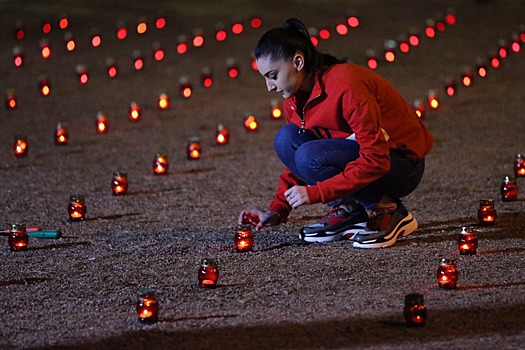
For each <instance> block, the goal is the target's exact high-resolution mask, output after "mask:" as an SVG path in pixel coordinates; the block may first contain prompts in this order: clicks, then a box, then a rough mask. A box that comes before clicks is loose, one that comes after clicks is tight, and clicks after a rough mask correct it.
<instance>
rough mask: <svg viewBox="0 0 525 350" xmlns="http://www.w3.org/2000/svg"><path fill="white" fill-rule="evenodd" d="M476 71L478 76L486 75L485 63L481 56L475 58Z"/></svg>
mask: <svg viewBox="0 0 525 350" xmlns="http://www.w3.org/2000/svg"><path fill="white" fill-rule="evenodd" d="M476 73H478V76H479V77H480V78H485V77H486V76H487V63H486V62H485V60H483V59H482V58H479V57H478V59H477V60H476Z"/></svg>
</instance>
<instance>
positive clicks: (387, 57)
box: [385, 51, 396, 63]
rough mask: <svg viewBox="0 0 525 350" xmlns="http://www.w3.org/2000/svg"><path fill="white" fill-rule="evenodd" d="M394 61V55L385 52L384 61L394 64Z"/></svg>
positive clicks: (391, 52)
mask: <svg viewBox="0 0 525 350" xmlns="http://www.w3.org/2000/svg"><path fill="white" fill-rule="evenodd" d="M395 60H396V54H395V53H394V52H393V51H387V52H385V61H387V62H390V63H391V62H394V61H395Z"/></svg>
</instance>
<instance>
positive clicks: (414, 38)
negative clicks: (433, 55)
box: [408, 28, 419, 46]
mask: <svg viewBox="0 0 525 350" xmlns="http://www.w3.org/2000/svg"><path fill="white" fill-rule="evenodd" d="M408 42H409V43H410V45H412V46H418V45H419V31H418V30H417V28H412V29H410V34H409V35H408Z"/></svg>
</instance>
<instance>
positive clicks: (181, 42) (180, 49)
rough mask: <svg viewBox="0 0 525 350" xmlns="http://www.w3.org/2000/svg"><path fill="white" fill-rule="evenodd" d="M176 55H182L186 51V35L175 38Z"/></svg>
mask: <svg viewBox="0 0 525 350" xmlns="http://www.w3.org/2000/svg"><path fill="white" fill-rule="evenodd" d="M177 41H178V44H177V53H178V54H179V55H184V54H185V53H186V52H187V51H188V38H187V37H186V35H184V34H181V35H179V36H178V37H177Z"/></svg>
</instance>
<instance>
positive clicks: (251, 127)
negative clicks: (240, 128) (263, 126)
mask: <svg viewBox="0 0 525 350" xmlns="http://www.w3.org/2000/svg"><path fill="white" fill-rule="evenodd" d="M244 127H245V128H246V130H247V131H256V130H257V128H258V127H259V125H258V124H257V119H255V116H253V115H249V116H248V117H247V118H246V119H245V120H244Z"/></svg>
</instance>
